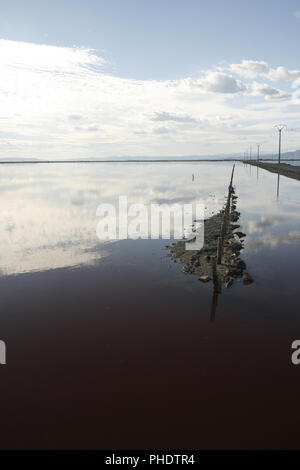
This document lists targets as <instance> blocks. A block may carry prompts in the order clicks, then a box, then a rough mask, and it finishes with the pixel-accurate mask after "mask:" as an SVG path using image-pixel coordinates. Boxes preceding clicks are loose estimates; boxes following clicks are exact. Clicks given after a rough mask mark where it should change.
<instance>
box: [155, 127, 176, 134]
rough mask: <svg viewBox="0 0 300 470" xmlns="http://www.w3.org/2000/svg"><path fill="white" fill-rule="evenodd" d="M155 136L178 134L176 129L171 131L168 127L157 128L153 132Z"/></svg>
mask: <svg viewBox="0 0 300 470" xmlns="http://www.w3.org/2000/svg"><path fill="white" fill-rule="evenodd" d="M153 132H154V134H170V133H172V132H176V131H174V129H169V128H168V127H163V126H162V127H156V128H155V129H154V130H153Z"/></svg>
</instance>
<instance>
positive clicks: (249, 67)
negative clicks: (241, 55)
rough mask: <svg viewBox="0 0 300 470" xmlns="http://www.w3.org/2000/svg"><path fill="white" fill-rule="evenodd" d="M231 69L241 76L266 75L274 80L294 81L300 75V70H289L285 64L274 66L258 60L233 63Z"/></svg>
mask: <svg viewBox="0 0 300 470" xmlns="http://www.w3.org/2000/svg"><path fill="white" fill-rule="evenodd" d="M229 69H230V71H231V72H234V73H236V74H237V75H240V76H241V77H245V78H258V77H264V78H267V79H269V80H271V81H274V82H279V81H292V80H296V79H297V78H299V77H300V70H289V69H287V68H286V67H283V66H279V67H277V68H272V67H270V66H269V64H268V63H267V62H264V61H257V60H243V61H242V62H241V63H240V64H231V65H230V67H229Z"/></svg>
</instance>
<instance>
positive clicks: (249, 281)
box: [243, 271, 254, 284]
mask: <svg viewBox="0 0 300 470" xmlns="http://www.w3.org/2000/svg"><path fill="white" fill-rule="evenodd" d="M243 278H244V281H243V282H244V284H252V282H254V279H253V277H252V276H250V274H249V273H247V272H246V271H244V272H243Z"/></svg>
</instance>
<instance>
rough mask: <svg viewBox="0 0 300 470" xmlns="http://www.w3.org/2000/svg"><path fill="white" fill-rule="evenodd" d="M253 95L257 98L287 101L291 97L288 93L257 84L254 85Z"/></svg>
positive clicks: (264, 84)
mask: <svg viewBox="0 0 300 470" xmlns="http://www.w3.org/2000/svg"><path fill="white" fill-rule="evenodd" d="M252 90H253V95H255V96H260V95H262V96H264V97H265V98H266V99H267V100H285V99H288V98H289V97H290V94H289V93H286V92H284V91H282V90H278V89H277V88H273V87H271V86H270V85H267V84H266V83H257V82H254V83H253V84H252Z"/></svg>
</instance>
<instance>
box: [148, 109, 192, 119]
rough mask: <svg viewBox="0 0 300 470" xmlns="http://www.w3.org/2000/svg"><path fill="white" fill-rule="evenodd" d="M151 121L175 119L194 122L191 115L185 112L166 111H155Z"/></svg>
mask: <svg viewBox="0 0 300 470" xmlns="http://www.w3.org/2000/svg"><path fill="white" fill-rule="evenodd" d="M152 120H153V121H175V122H196V119H194V118H193V117H191V116H188V115H186V114H183V115H180V114H170V113H166V112H164V111H163V112H161V113H155V116H154V117H153V118H152Z"/></svg>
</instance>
